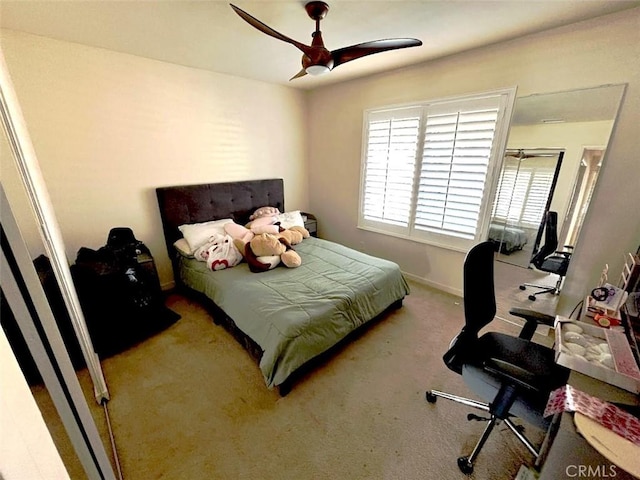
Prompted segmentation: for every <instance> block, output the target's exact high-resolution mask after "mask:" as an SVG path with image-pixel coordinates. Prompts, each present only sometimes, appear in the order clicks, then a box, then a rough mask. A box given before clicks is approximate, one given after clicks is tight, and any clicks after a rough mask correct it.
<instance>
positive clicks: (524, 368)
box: [426, 242, 569, 474]
mask: <svg viewBox="0 0 640 480" xmlns="http://www.w3.org/2000/svg"><path fill="white" fill-rule="evenodd" d="M493 261H494V248H493V244H492V243H491V242H483V243H480V244H478V245H476V246H475V247H473V248H472V249H471V250H470V251H469V253H468V254H467V257H466V259H465V262H464V315H465V325H464V327H463V328H462V330H461V332H460V333H459V334H458V335H457V336H456V337H455V338H454V339H453V341H452V342H451V344H450V345H449V350H448V351H447V352H446V353H445V355H444V357H443V359H444V362H445V364H446V366H447V367H448V368H449V369H451V370H452V371H454V372H456V373H458V374H461V375H462V378H463V379H464V381H465V383H466V384H467V385H468V386H469V388H470V389H471V390H473V391H474V393H476V394H477V395H479V396H480V397H481V398H482V399H483V400H485V401H486V402H489V403H484V402H480V401H477V400H472V399H469V398H464V397H460V396H458V395H453V394H450V393H446V392H441V391H438V390H429V391H427V393H426V397H427V401H428V402H430V403H435V401H436V400H437V397H442V398H446V399H448V400H453V401H455V402H458V403H462V404H464V405H468V406H470V407H474V408H477V409H480V410H483V411H485V412H488V413H489V415H490V418H482V417H479V416H477V415H474V414H469V415H468V416H467V419H468V420H487V421H488V424H487V426H486V427H485V429H484V432H483V434H482V436H481V437H480V439H479V440H478V443H477V444H476V446H475V448H474V449H473V451H472V452H471V454H470V455H469V456H466V457H460V458H458V467H459V468H460V470H461V471H462V472H463V473H466V474H470V473H472V472H473V463H474V461H475V460H476V458H477V457H478V454H479V453H480V450H481V449H482V447H483V445H484V443H485V442H486V441H487V439H488V437H489V434H490V433H491V431H492V430H493V428H494V427H495V426H496V425H497V424H498V423H500V422H501V421H504V422H505V424H506V425H507V426H508V427H509V429H510V430H511V431H512V432H513V433H514V434H515V435H516V436H517V437H518V439H519V440H520V441H521V442H522V443H523V444H524V445H525V446H526V448H527V449H528V450H529V451H530V452H531V453H532V454H533V455H534V457H535V458H536V461H539V460H541V459H542V456H543V455H542V453H543V450H545V449H546V446H547V445H548V440H547V439H548V438H549V432H551V431H552V430H553V429H551V428H549V427H550V425H551V419H550V418H543V415H542V413H543V411H544V408H545V406H546V403H547V400H548V398H549V394H550V392H551V391H552V390H555V389H556V388H559V387H561V386H563V385H565V384H566V381H567V378H568V376H569V371H568V370H567V369H566V368H564V367H561V366H559V365H557V364H556V363H555V361H554V351H553V349H551V348H547V347H545V346H542V345H540V344H537V343H534V342H532V341H531V339H532V338H533V334H534V333H535V330H536V327H537V325H538V324H544V325H552V324H553V320H554V318H553V317H551V316H549V315H544V314H540V313H538V312H534V311H532V310H528V309H522V308H513V309H511V311H510V313H511V314H512V315H515V316H518V317H520V318H523V319H524V320H525V325H524V327H523V328H522V331H521V332H520V334H519V335H520V336H519V337H514V336H511V335H506V334H503V333H497V332H488V333H485V334H483V335H482V336H480V337H479V336H478V333H479V332H480V330H481V329H482V328H484V327H485V326H487V325H488V324H489V323H490V322H491V321H492V320H493V318H494V316H495V313H496V300H495V292H494V280H493ZM512 416H515V417H518V418H521V419H523V420H525V421H526V422H528V423H530V424H532V425H534V426H537V427H540V428H542V429H545V430H546V431H547V436H546V437H545V441H544V442H543V444H542V446H541V447H540V448H536V447H535V446H534V445H533V444H532V443H531V442H530V441H529V440H528V439H527V438H526V437H525V436H524V434H523V433H522V432H521V430H522V427H518V426H516V425H515V424H514V423H513V422H512V421H511V417H512Z"/></svg>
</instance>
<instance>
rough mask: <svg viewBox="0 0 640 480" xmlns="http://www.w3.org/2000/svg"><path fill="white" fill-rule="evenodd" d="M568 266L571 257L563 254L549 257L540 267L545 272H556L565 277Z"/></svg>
mask: <svg viewBox="0 0 640 480" xmlns="http://www.w3.org/2000/svg"><path fill="white" fill-rule="evenodd" d="M568 268H569V259H568V258H567V257H565V256H563V255H557V256H555V255H554V256H551V257H547V258H545V259H544V261H543V262H542V263H541V264H540V266H539V267H538V269H539V270H542V271H543V272H549V273H555V274H557V275H561V276H563V277H564V276H565V275H566V274H567V269H568Z"/></svg>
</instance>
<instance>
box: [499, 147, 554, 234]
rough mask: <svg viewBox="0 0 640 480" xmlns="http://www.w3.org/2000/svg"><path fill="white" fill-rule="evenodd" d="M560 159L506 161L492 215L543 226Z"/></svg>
mask: <svg viewBox="0 0 640 480" xmlns="http://www.w3.org/2000/svg"><path fill="white" fill-rule="evenodd" d="M555 164H556V158H555V157H554V158H553V160H548V159H543V158H540V159H539V160H538V159H537V158H536V157H533V158H531V159H527V160H525V161H524V162H520V161H517V162H512V163H509V164H506V165H505V166H504V167H503V170H502V176H501V178H500V182H499V184H498V193H497V195H496V198H495V200H494V205H493V211H492V217H493V218H496V219H498V220H502V221H507V222H508V223H509V224H511V225H518V226H521V227H529V228H535V227H537V226H539V225H540V222H541V221H542V216H543V215H544V210H545V207H546V204H547V199H548V198H549V192H550V191H551V184H552V183H553V176H554V173H555V168H556V166H555Z"/></svg>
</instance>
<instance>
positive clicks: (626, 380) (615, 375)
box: [554, 315, 640, 393]
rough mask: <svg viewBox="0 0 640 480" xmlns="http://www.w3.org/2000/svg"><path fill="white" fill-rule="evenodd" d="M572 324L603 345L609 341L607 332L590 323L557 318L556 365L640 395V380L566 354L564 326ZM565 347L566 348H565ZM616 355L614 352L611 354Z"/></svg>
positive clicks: (561, 317) (559, 316) (558, 316)
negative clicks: (563, 335)
mask: <svg viewBox="0 0 640 480" xmlns="http://www.w3.org/2000/svg"><path fill="white" fill-rule="evenodd" d="M568 323H571V324H573V325H577V326H579V327H580V328H582V330H583V332H584V333H586V334H587V335H591V336H592V337H596V338H599V339H602V341H603V343H604V342H606V343H607V345H609V342H608V341H607V337H606V332H605V329H604V328H601V327H596V326H594V325H589V324H588V323H584V322H579V321H575V320H571V319H569V318H567V317H563V316H561V315H557V316H556V321H555V325H554V326H555V339H556V343H555V351H556V363H558V364H559V365H563V366H565V367H567V368H570V369H571V370H575V371H577V372H580V373H584V374H585V375H588V376H590V377H593V378H597V379H598V380H602V381H603V382H606V383H609V384H611V385H615V386H616V387H620V388H622V389H624V390H627V391H629V392H632V393H640V379H637V378H634V377H631V376H629V375H626V374H624V373H620V372H618V371H616V370H615V369H613V368H608V367H606V366H604V365H597V364H595V363H593V362H590V361H588V360H587V359H585V358H584V357H578V356H577V355H575V354H571V353H565V352H564V351H563V350H568V348H567V347H566V344H565V342H564V340H563V338H562V328H563V324H565V325H566V324H568ZM563 347H564V348H563ZM611 354H612V355H614V352H613V351H612V352H611Z"/></svg>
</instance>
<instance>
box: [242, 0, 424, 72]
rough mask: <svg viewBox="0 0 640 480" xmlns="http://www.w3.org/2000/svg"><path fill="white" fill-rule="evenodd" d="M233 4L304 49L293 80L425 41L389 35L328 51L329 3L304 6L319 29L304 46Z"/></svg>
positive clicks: (273, 33) (264, 29) (272, 33)
mask: <svg viewBox="0 0 640 480" xmlns="http://www.w3.org/2000/svg"><path fill="white" fill-rule="evenodd" d="M230 5H231V8H233V10H234V11H235V12H236V13H237V14H238V15H240V17H241V18H242V19H243V20H244V21H245V22H247V23H248V24H249V25H251V26H252V27H254V28H257V29H258V30H260V31H261V32H263V33H266V34H267V35H269V36H271V37H273V38H277V39H278V40H282V41H283V42H287V43H290V44H291V45H293V46H294V47H296V48H297V49H298V50H300V51H302V53H303V55H302V70H300V72H298V73H297V74H296V75H294V76H293V77H291V79H290V80H293V79H295V78H300V77H303V76H304V75H306V74H307V73H308V74H310V75H322V74H324V73H327V72H330V71H331V70H333V69H334V68H336V67H337V66H338V65H342V64H343V63H347V62H350V61H351V60H356V59H358V58H360V57H364V56H366V55H371V54H373V53H380V52H385V51H387V50H396V49H399V48H407V47H419V46H420V45H422V42H421V41H420V40H416V39H415V38H389V39H385V40H374V41H371V42H365V43H359V44H357V45H351V46H350V47H345V48H339V49H337V50H332V51H329V50H327V49H326V48H325V46H324V42H323V40H322V32H320V20H322V19H323V18H324V17H325V16H326V15H327V12H328V11H329V5H327V4H326V3H325V2H320V1H313V2H308V3H307V4H306V5H305V7H304V8H305V10H306V11H307V15H309V17H311V19H313V20H315V21H316V30H315V31H314V32H313V33H312V34H311V37H312V39H313V40H312V41H311V45H305V44H304V43H300V42H297V41H296V40H293V39H291V38H289V37H287V36H285V35H283V34H281V33H279V32H276V31H275V30H274V29H272V28H271V27H269V26H267V25H265V24H264V23H262V22H261V21H260V20H258V19H257V18H255V17H252V16H251V15H249V14H248V13H247V12H245V11H244V10H242V9H240V8H238V7H236V6H235V5H233V4H230Z"/></svg>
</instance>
